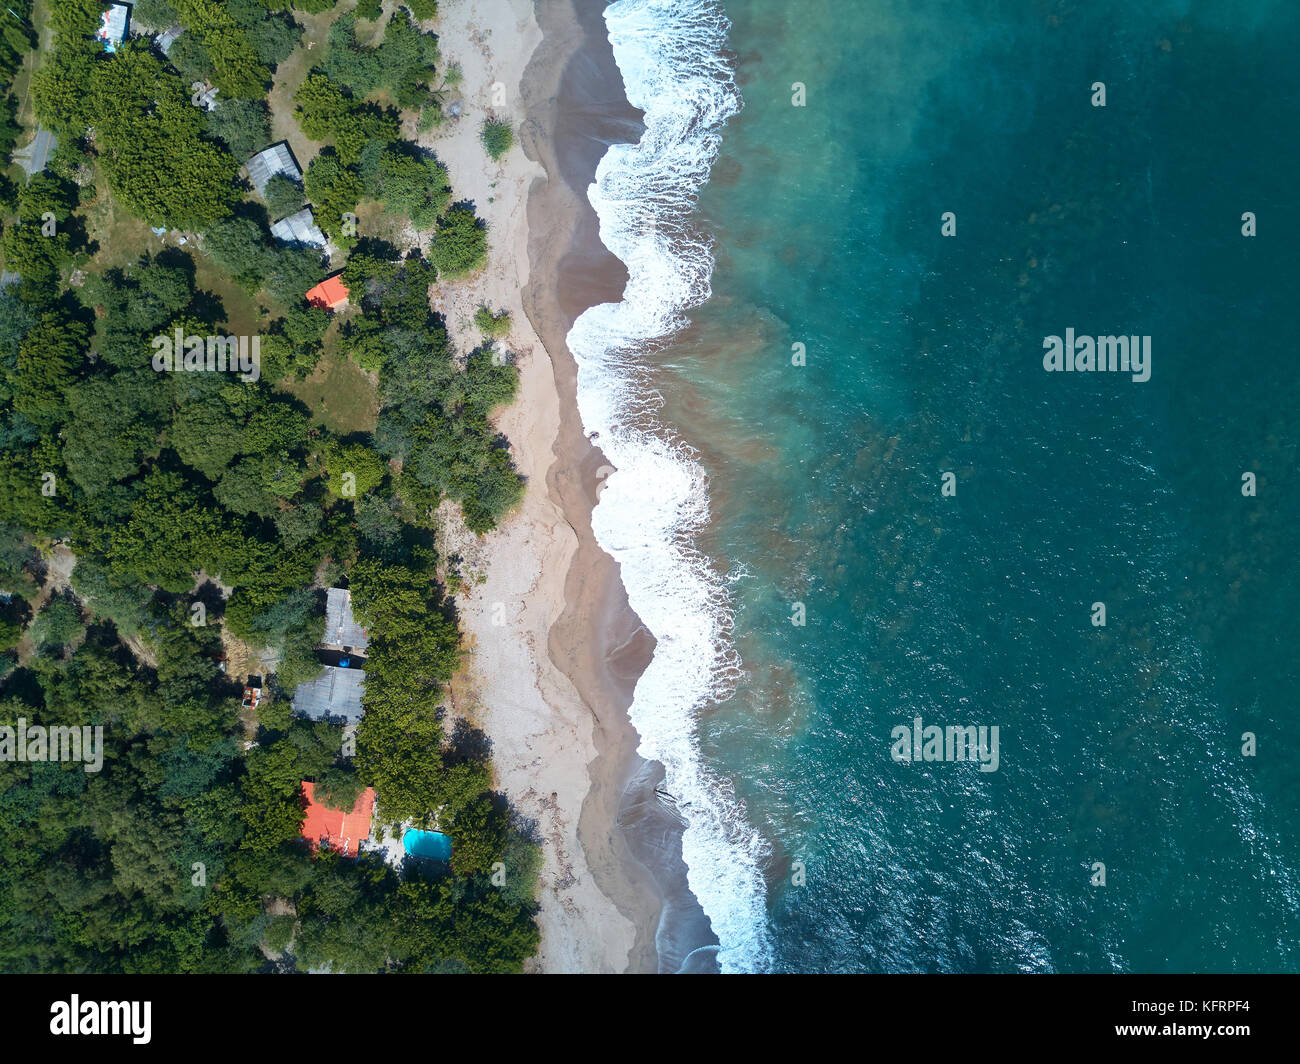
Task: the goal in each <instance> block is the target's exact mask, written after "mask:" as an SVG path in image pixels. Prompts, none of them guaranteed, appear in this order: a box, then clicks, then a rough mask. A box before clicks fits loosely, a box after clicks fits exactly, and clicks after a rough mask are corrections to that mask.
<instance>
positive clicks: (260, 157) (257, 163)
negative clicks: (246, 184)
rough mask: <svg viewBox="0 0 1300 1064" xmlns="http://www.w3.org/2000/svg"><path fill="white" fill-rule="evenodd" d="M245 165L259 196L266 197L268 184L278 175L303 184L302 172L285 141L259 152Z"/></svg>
mask: <svg viewBox="0 0 1300 1064" xmlns="http://www.w3.org/2000/svg"><path fill="white" fill-rule="evenodd" d="M244 165H245V166H246V167H247V168H248V179H249V180H250V181H252V182H253V186H254V187H255V188H256V189H257V191H258V194H259V195H263V196H265V195H266V183H267V182H268V181H270V180H271V178H273V177H275V176H276V175H277V174H283V175H284V176H285V177H288V178H291V179H292V180H294V181H297V182H298V183H299V184H302V171H301V170H300V169H298V163H297V162H296V161H295V160H294V157H293V152H291V151H290V150H289V145H288V144H287V143H286V142H285V141H280V143H279V144H272V145H271V146H270V147H269V148H267V149H265V150H264V151H259V152H258V153H257V154H256V155H254V156H253V157H252V158H251V159H249V160H248V162H247V163H245V164H244Z"/></svg>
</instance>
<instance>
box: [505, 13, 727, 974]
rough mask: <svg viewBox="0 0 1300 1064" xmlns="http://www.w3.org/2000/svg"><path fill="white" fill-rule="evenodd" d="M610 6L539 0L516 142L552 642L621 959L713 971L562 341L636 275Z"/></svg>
mask: <svg viewBox="0 0 1300 1064" xmlns="http://www.w3.org/2000/svg"><path fill="white" fill-rule="evenodd" d="M605 6H606V5H605V0H537V3H536V8H535V10H536V16H537V22H538V24H539V26H540V27H541V31H542V34H543V39H542V43H541V45H540V46H539V47H538V49H537V50H536V51H535V52H534V53H533V56H532V59H531V61H530V63H529V66H528V69H527V71H526V72H525V75H524V78H523V82H522V84H521V86H520V91H521V95H522V99H523V105H524V107H525V109H526V112H527V120H526V122H525V123H524V125H523V127H522V130H521V142H522V145H523V148H524V150H525V152H526V153H527V155H528V157H529V158H530V159H533V160H536V161H537V162H539V163H540V164H541V165H542V167H543V168H544V169H545V171H546V173H547V175H548V179H546V180H539V181H537V182H535V183H534V185H533V188H532V190H531V192H530V195H529V200H528V226H529V241H528V254H529V264H530V281H529V284H528V286H527V288H526V289H525V291H524V293H523V305H524V309H525V311H526V313H527V315H528V317H529V320H530V321H531V322H532V324H533V326H534V328H535V329H536V331H537V334H538V335H539V336H540V338H541V341H542V343H543V344H544V345H545V348H546V351H547V353H548V354H549V355H550V361H551V364H552V366H553V369H554V377H555V386H556V389H557V391H558V396H559V404H560V425H559V432H558V436H557V438H556V440H555V443H554V448H553V450H554V456H555V461H554V463H553V464H552V465H551V467H550V469H549V471H548V473H547V478H546V480H547V489H548V491H549V494H550V496H551V498H552V499H553V500H555V501H556V502H557V503H558V505H559V507H560V509H561V511H562V512H563V514H564V516H565V518H566V519H567V520H568V522H569V524H570V526H571V527H572V530H573V532H574V534H575V535H576V538H577V547H576V550H575V551H574V553H573V555H572V559H571V562H570V565H569V569H568V573H567V576H566V579H565V584H564V609H563V612H562V613H561V614H560V616H559V618H558V619H557V620H556V622H555V623H554V624H553V625H552V627H551V629H550V633H549V639H548V650H549V656H550V659H551V661H552V662H553V663H554V665H555V666H557V667H558V668H559V670H560V671H561V672H562V673H563V674H564V675H565V676H566V677H568V679H569V680H570V681H571V682H572V684H573V686H574V688H575V689H576V691H577V694H578V696H579V697H580V698H581V699H582V701H583V703H584V704H585V705H586V706H587V707H588V709H589V711H590V713H591V714H592V717H593V719H594V726H593V733H592V738H593V741H594V745H595V748H596V750H597V756H596V758H595V759H594V760H593V761H592V762H591V763H590V764H589V766H588V770H587V771H588V776H589V779H590V789H589V790H588V792H587V795H586V798H585V800H584V802H583V805H582V812H581V818H580V821H579V825H578V838H579V840H580V843H581V846H582V848H583V850H584V852H585V856H586V861H587V864H588V866H589V868H590V870H591V873H592V875H593V877H594V878H595V881H596V883H597V884H598V886H599V887H600V890H601V891H602V893H604V895H605V896H606V897H608V898H609V899H610V900H611V901H613V903H614V904H615V905H616V906H617V908H618V909H619V911H620V912H621V913H622V914H623V915H624V916H625V917H627V918H628V919H629V920H631V922H632V924H633V925H634V927H635V929H636V930H635V941H634V943H633V945H632V948H631V950H630V951H629V954H628V965H627V970H629V971H638V972H653V971H663V972H676V971H679V970H683V968H685V970H689V971H711V970H714V965H713V962H712V956H711V947H712V946H713V945H715V944H716V942H717V939H716V938H715V937H714V936H713V934H712V931H711V929H710V928H709V924H708V919H707V918H706V917H705V915H704V913H703V911H702V910H701V909H700V906H699V903H698V902H697V901H696V900H695V898H694V896H693V895H692V894H691V893H690V890H689V888H688V887H687V883H686V866H685V864H684V863H683V861H682V857H681V835H682V829H683V822H682V820H681V819H680V817H679V816H678V814H677V813H676V812H675V810H674V809H673V808H672V805H671V798H667V799H665V797H664V796H662V795H661V794H660V792H659V785H660V783H661V782H662V779H663V769H662V767H661V766H660V765H659V764H658V763H657V762H647V761H645V760H644V759H642V758H640V757H639V756H638V755H637V753H636V748H637V744H638V737H637V735H636V732H635V730H634V729H633V728H632V726H631V724H630V722H629V720H628V716H627V710H628V707H629V706H630V705H631V702H632V693H633V690H634V687H635V684H636V680H637V678H638V677H639V676H640V675H641V673H642V672H643V671H644V669H645V666H646V664H647V663H648V661H649V660H650V656H651V654H652V653H653V649H654V638H653V636H652V635H651V634H650V633H649V632H648V631H647V630H646V629H645V627H644V626H643V625H642V624H641V622H640V620H639V619H638V618H637V617H636V615H635V614H634V613H633V612H632V610H631V608H630V607H629V606H628V602H627V596H626V593H625V591H624V589H623V586H622V583H621V581H620V579H619V574H618V566H617V564H616V563H615V562H614V560H613V559H612V558H611V557H610V556H609V555H607V554H605V552H604V551H602V550H601V549H600V547H599V546H598V545H597V543H596V542H595V539H594V537H593V535H592V530H591V510H592V508H593V506H594V505H595V503H596V500H597V495H598V492H599V488H600V484H601V481H602V478H603V476H604V475H605V474H607V473H608V472H609V470H610V468H611V467H610V466H609V465H608V462H607V461H606V459H605V457H604V455H602V454H601V452H600V450H599V448H598V441H596V442H595V443H593V441H591V440H589V439H587V437H586V435H585V433H584V431H583V428H582V426H581V422H580V419H579V417H578V411H577V401H576V377H577V370H576V366H575V364H574V361H573V358H572V356H571V355H570V353H569V351H568V349H567V347H566V345H565V342H564V338H565V336H566V335H567V333H568V331H569V329H570V327H571V326H572V324H573V322H574V320H575V319H576V318H577V317H578V315H579V314H581V313H582V312H583V311H584V310H586V309H587V308H588V307H590V306H593V305H595V304H597V303H601V302H616V301H618V300H619V299H620V298H621V296H622V292H623V287H624V284H625V283H626V279H627V274H626V271H625V270H624V268H623V266H622V264H621V263H620V262H619V261H618V260H617V259H616V258H615V257H614V256H613V255H611V254H610V253H609V252H608V251H607V250H606V249H605V248H604V246H603V245H602V244H601V243H600V239H599V231H598V224H597V219H596V216H595V213H594V211H593V210H592V209H591V206H590V204H589V203H588V201H587V196H586V191H587V187H588V185H589V184H590V183H591V181H592V179H593V176H594V174H595V170H596V165H597V163H598V162H599V161H600V159H601V157H602V156H603V155H604V153H605V151H606V149H607V148H608V146H609V145H610V144H612V143H616V142H628V141H635V140H636V139H638V138H639V136H640V133H641V125H640V120H639V119H640V116H639V112H638V111H636V109H634V108H633V107H632V106H631V105H630V104H629V103H628V102H627V100H626V98H625V97H624V95H623V88H622V79H621V77H620V75H619V71H618V68H617V66H616V64H615V63H614V58H613V54H612V52H611V50H610V47H609V42H608V39H607V38H606V36H605V25H604V20H603V18H602V17H601V13H602V11H603V10H604V7H605ZM696 951H698V952H696ZM688 956H689V957H690V961H689V963H688V962H687V958H688Z"/></svg>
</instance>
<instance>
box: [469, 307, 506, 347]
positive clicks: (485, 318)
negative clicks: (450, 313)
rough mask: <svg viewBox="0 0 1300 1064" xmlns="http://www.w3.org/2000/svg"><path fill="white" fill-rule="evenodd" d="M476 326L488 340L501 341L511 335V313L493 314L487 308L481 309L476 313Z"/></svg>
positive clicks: (504, 311)
mask: <svg viewBox="0 0 1300 1064" xmlns="http://www.w3.org/2000/svg"><path fill="white" fill-rule="evenodd" d="M474 324H475V325H476V326H478V331H479V332H481V333H482V334H483V335H484V336H485V337H486V338H487V339H489V340H499V339H501V338H502V337H503V336H508V335H510V311H508V310H503V311H501V313H500V314H493V313H492V311H490V310H489V309H488V308H487V307H485V306H483V307H479V308H478V310H476V311H475V312H474Z"/></svg>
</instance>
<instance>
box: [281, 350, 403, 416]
mask: <svg viewBox="0 0 1300 1064" xmlns="http://www.w3.org/2000/svg"><path fill="white" fill-rule="evenodd" d="M337 328H338V327H337V326H336V325H335V326H331V328H330V331H329V333H328V334H327V335H326V337H325V353H324V354H323V355H322V356H321V360H320V362H319V363H318V364H317V366H316V368H315V370H313V371H312V373H311V375H310V376H309V377H308V378H307V379H306V380H301V381H300V380H293V379H290V380H287V381H282V382H281V383H280V384H279V385H277V387H279V388H280V389H281V390H282V391H285V392H288V393H289V394H290V395H292V396H295V397H296V398H298V399H301V400H302V401H303V402H304V403H306V404H307V406H308V407H310V408H311V412H312V417H313V419H314V420H315V422H316V424H318V425H324V426H325V427H326V428H327V429H329V430H330V431H331V432H335V433H338V434H340V435H347V434H349V433H352V432H373V431H374V428H375V423H376V422H377V421H378V419H379V395H378V392H377V391H376V388H375V378H374V377H373V376H372V375H371V374H368V373H366V372H365V370H363V369H362V368H361V367H360V366H358V365H357V364H356V363H355V362H353V361H351V360H350V359H349V358H348V357H347V356H346V355H344V354H343V353H342V352H341V351H339V349H338V342H337V341H338V333H337Z"/></svg>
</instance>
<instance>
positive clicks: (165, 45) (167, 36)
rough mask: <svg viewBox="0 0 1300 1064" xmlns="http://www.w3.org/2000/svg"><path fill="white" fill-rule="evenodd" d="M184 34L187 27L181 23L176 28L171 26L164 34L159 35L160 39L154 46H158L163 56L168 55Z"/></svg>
mask: <svg viewBox="0 0 1300 1064" xmlns="http://www.w3.org/2000/svg"><path fill="white" fill-rule="evenodd" d="M184 32H185V27H184V26H182V25H181V24H180V23H177V24H176V25H175V26H169V27H167V29H165V30H163V31H162V33H160V34H158V39H157V40H156V41H154V44H156V45H157V46H158V50H159V51H160V52H162V54H163V55H167V54H168V53H169V52H170V51H171V50H172V45H173V44H175V43H176V38H177V37H179V36H180V35H181V34H182V33H184Z"/></svg>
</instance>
